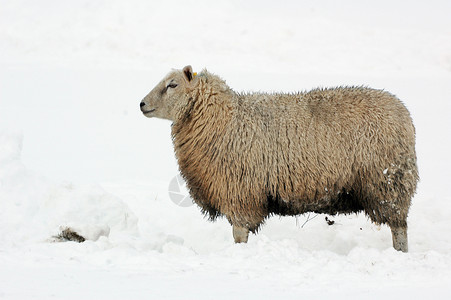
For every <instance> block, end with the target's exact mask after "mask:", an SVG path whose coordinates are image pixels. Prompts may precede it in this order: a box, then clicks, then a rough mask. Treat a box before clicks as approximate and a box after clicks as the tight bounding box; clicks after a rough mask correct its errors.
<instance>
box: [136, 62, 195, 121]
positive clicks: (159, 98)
mask: <svg viewBox="0 0 451 300" xmlns="http://www.w3.org/2000/svg"><path fill="white" fill-rule="evenodd" d="M194 81H195V73H193V69H192V68H191V66H186V67H184V68H183V70H174V71H172V72H170V73H169V74H168V75H166V77H165V78H164V79H163V80H162V81H161V82H160V83H159V84H157V86H156V87H155V88H154V89H153V90H152V91H150V93H149V94H147V96H146V97H144V99H143V100H142V101H141V104H140V106H141V111H142V112H143V114H144V115H145V116H146V117H148V118H152V117H156V118H161V119H167V120H171V121H175V119H176V116H177V113H178V112H179V110H180V109H181V108H183V107H186V106H187V105H188V101H189V99H188V94H189V92H190V91H191V90H192V88H193V86H194Z"/></svg>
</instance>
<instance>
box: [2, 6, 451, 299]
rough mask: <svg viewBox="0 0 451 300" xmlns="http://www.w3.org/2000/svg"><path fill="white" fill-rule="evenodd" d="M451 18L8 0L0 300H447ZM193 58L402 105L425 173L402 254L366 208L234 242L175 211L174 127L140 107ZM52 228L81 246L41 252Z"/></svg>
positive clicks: (423, 9) (423, 10) (233, 79)
mask: <svg viewBox="0 0 451 300" xmlns="http://www.w3.org/2000/svg"><path fill="white" fill-rule="evenodd" d="M450 13H451V4H450V2H449V1H445V0H443V1H409V2H405V1H397V2H393V1H385V0H383V1H377V2H374V1H302V2H301V1H279V2H277V3H273V2H271V1H246V2H241V1H227V2H226V1H218V2H211V1H202V0H201V1H170V2H163V1H160V2H153V1H126V2H125V1H76V2H75V1H50V0H44V1H5V0H0V298H5V299H26V298H38V299H46V298H58V299H62V298H64V299H86V298H96V299H124V298H128V299H141V298H142V299H165V298H166V299H171V298H173V299H181V298H183V299H212V298H217V299H226V298H227V299H230V298H237V299H239V298H247V299H262V298H276V297H277V298H281V299H290V298H292V299H299V298H300V297H309V298H312V297H317V298H318V297H333V298H334V299H345V298H346V299H349V298H362V297H365V298H372V297H373V298H376V297H377V298H379V297H385V298H387V299H392V298H393V299H395V298H399V297H413V296H415V297H416V298H417V297H426V296H427V297H432V296H436V297H439V298H443V297H445V295H448V294H449V293H450V292H451V291H450V287H449V286H450V283H451V271H450V270H451V253H450V250H451V236H450V235H449V228H451V221H450V218H449V215H450V213H451V197H450V196H449V192H448V190H449V183H450V181H451V171H450V170H451V162H450V159H449V153H450V147H451V138H450V137H451V121H450V118H449V113H450V112H451V104H450V100H451V99H450V96H451V84H450V83H451V19H450V18H449V16H450ZM187 64H191V65H192V66H193V68H194V70H195V71H200V70H201V69H203V68H207V69H208V70H209V71H210V72H213V73H216V74H219V75H220V76H221V77H223V78H224V79H225V80H226V81H227V83H228V84H229V85H230V86H231V87H232V88H233V89H235V90H237V91H243V90H244V91H268V92H271V91H283V92H292V91H298V90H309V89H311V88H315V87H329V86H337V85H366V86H371V87H374V88H380V89H386V90H388V91H390V92H391V93H393V94H395V95H397V96H398V97H399V98H400V99H401V100H402V101H403V102H404V103H405V105H406V106H407V107H408V109H409V110H410V112H411V114H412V117H413V120H414V124H415V126H416V129H417V156H418V164H419V168H420V177H421V181H420V184H419V188H418V193H417V195H416V196H415V198H414V199H413V205H412V208H411V213H410V216H409V220H408V223H409V242H410V245H409V246H410V249H409V250H410V252H409V253H408V254H403V253H398V252H396V251H394V250H393V249H392V248H391V236H390V232H389V229H388V228H387V227H385V226H382V227H378V226H375V225H373V224H371V223H370V222H369V221H368V220H367V219H366V217H365V216H363V215H358V216H355V215H351V216H339V217H333V219H334V220H335V224H334V225H332V226H328V225H327V223H326V222H325V220H324V217H325V216H323V215H320V216H318V217H316V218H315V219H313V220H311V221H309V222H308V223H306V224H305V226H304V227H302V228H301V225H302V224H303V223H304V222H305V221H306V219H307V215H305V216H299V217H296V218H295V217H290V218H288V217H287V218H279V217H273V218H271V219H270V220H268V222H267V224H266V225H265V226H264V227H263V228H262V230H261V232H260V233H259V234H258V235H255V236H254V235H252V236H251V237H250V240H249V243H248V244H246V245H234V244H233V239H232V236H231V228H230V226H229V224H228V223H227V222H226V221H225V220H219V221H218V222H216V223H210V222H208V221H207V220H205V219H203V217H202V215H201V213H200V212H199V209H198V208H197V207H195V206H191V207H189V208H181V207H178V206H176V205H175V204H173V203H172V202H171V201H170V199H169V196H168V193H167V189H168V184H169V182H170V180H171V179H172V178H173V177H174V176H176V175H177V174H178V168H177V164H176V161H175V158H174V154H173V150H172V142H171V138H170V123H169V122H168V121H163V120H156V119H147V118H145V117H143V116H142V114H141V113H140V111H139V102H140V101H141V99H142V98H143V97H144V96H145V95H146V93H148V92H149V91H150V90H151V89H152V88H153V86H154V85H156V84H157V83H158V82H159V80H160V79H161V78H163V76H164V75H165V74H166V73H167V72H169V71H170V69H171V68H178V69H180V68H182V67H183V66H185V65H187ZM312 216H313V215H310V217H312ZM60 226H72V227H74V228H77V229H78V230H79V231H80V232H82V233H83V234H84V235H86V236H87V237H88V239H89V240H88V241H87V242H85V243H82V244H76V243H72V242H70V243H53V242H50V239H51V237H52V236H53V235H55V234H57V233H58V230H59V227H60Z"/></svg>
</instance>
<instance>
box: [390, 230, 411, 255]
mask: <svg viewBox="0 0 451 300" xmlns="http://www.w3.org/2000/svg"><path fill="white" fill-rule="evenodd" d="M391 235H392V239H393V248H395V250H398V251H402V252H407V251H408V244H407V227H391Z"/></svg>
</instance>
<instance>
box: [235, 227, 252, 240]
mask: <svg viewBox="0 0 451 300" xmlns="http://www.w3.org/2000/svg"><path fill="white" fill-rule="evenodd" d="M232 227H233V238H234V239H235V243H247V239H248V237H249V229H247V228H245V227H238V226H235V225H233V226H232Z"/></svg>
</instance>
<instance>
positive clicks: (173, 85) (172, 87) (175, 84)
mask: <svg viewBox="0 0 451 300" xmlns="http://www.w3.org/2000/svg"><path fill="white" fill-rule="evenodd" d="M176 87H177V83H173V82H171V83H170V84H168V88H171V89H174V88H176Z"/></svg>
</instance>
